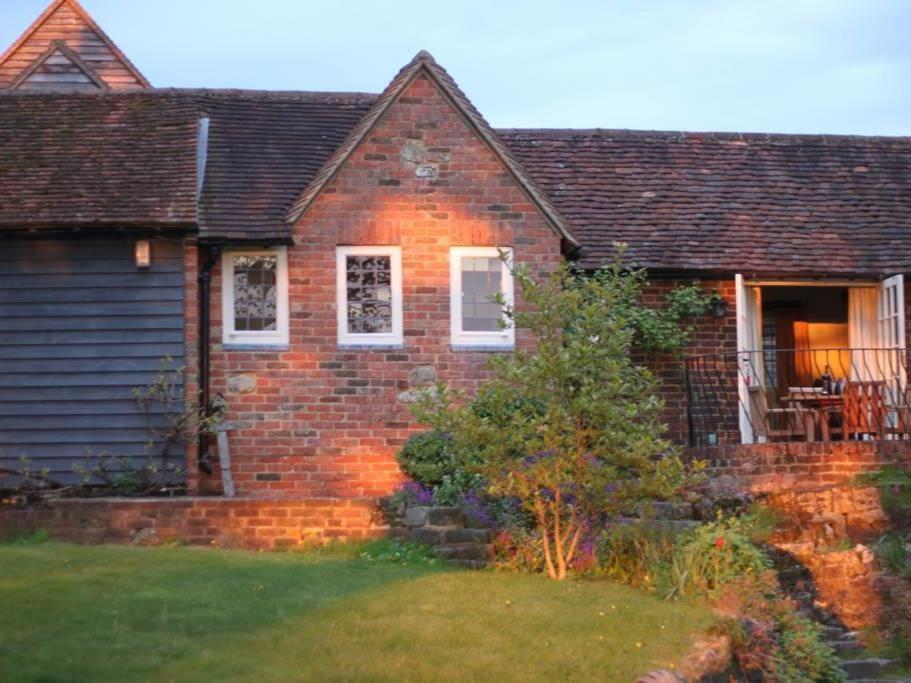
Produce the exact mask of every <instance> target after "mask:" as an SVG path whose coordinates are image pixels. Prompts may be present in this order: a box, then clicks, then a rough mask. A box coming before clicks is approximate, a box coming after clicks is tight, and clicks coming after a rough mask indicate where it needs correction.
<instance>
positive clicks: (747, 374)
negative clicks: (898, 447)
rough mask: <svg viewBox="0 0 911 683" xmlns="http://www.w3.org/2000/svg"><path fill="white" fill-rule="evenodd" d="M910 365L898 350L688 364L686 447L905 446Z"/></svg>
mask: <svg viewBox="0 0 911 683" xmlns="http://www.w3.org/2000/svg"><path fill="white" fill-rule="evenodd" d="M908 365H909V355H908V351H907V350H906V349H898V348H831V349H765V350H762V351H741V352H737V353H717V354H708V355H702V356H692V357H690V358H687V359H686V392H687V406H686V410H687V422H688V443H689V445H690V446H700V445H716V444H719V443H762V442H771V441H817V440H849V439H908V438H911V391H909V384H908V378H909V372H908Z"/></svg>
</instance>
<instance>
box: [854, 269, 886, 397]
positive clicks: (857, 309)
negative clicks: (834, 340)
mask: <svg viewBox="0 0 911 683" xmlns="http://www.w3.org/2000/svg"><path fill="white" fill-rule="evenodd" d="M876 307H877V295H876V288H875V287H851V288H850V289H848V346H850V347H851V349H852V351H851V372H850V379H852V380H854V381H855V382H870V381H873V380H874V379H877V374H878V373H877V360H878V359H877V356H876V352H875V351H869V350H866V351H864V350H861V351H858V350H854V349H875V348H876V347H877V346H879V335H878V334H877V326H878V322H877V314H876Z"/></svg>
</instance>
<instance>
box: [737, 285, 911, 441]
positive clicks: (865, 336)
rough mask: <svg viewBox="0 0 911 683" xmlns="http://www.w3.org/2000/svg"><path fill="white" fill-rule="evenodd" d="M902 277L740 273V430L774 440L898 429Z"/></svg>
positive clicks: (746, 437) (749, 437)
mask: <svg viewBox="0 0 911 683" xmlns="http://www.w3.org/2000/svg"><path fill="white" fill-rule="evenodd" d="M903 288H904V283H903V278H902V276H901V275H898V276H894V277H892V278H888V279H886V280H883V281H880V282H874V281H869V282H853V281H852V282H825V281H806V282H801V281H792V282H780V281H747V280H745V279H743V278H742V277H740V276H738V278H737V348H738V393H739V397H740V431H741V438H742V441H743V442H744V443H753V442H755V441H768V440H774V439H776V438H783V439H804V438H805V439H807V440H815V439H818V438H822V439H823V440H826V439H828V438H830V437H831V436H832V435H833V434H837V435H838V436H836V438H848V437H849V436H851V437H852V438H860V437H863V438H876V437H877V436H882V435H883V434H885V433H886V432H887V431H888V430H889V429H891V430H892V431H893V432H895V427H896V420H897V419H898V418H897V409H898V407H900V406H901V407H904V406H906V405H907V404H908V400H907V399H908V397H907V396H905V384H906V380H905V378H906V370H905V364H906V360H907V359H906V358H905V353H904V350H905V339H904V330H905V326H904V295H903Z"/></svg>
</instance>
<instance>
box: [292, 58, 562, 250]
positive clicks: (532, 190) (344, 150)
mask: <svg viewBox="0 0 911 683" xmlns="http://www.w3.org/2000/svg"><path fill="white" fill-rule="evenodd" d="M421 74H425V75H426V76H427V77H428V78H429V79H430V81H431V82H432V83H433V84H434V86H435V87H436V88H437V89H438V90H439V92H440V93H441V94H442V96H443V97H444V99H446V101H447V102H448V103H449V104H450V106H452V108H453V109H454V110H455V111H456V112H457V113H458V114H459V115H460V116H461V118H462V119H463V120H464V121H465V123H466V124H467V125H468V127H469V128H470V129H471V130H472V131H473V132H474V133H475V134H476V135H477V136H478V137H479V138H480V139H481V140H482V141H483V142H484V144H485V145H486V146H487V147H488V148H489V149H490V150H491V151H492V152H493V153H494V155H495V156H496V157H497V159H498V160H499V162H500V163H502V164H503V166H504V167H505V168H506V170H507V171H508V172H509V174H510V175H511V176H512V177H513V179H514V180H515V181H516V182H517V183H518V184H519V186H520V187H521V188H522V190H523V192H524V193H525V194H526V195H527V196H528V198H529V199H530V200H531V201H532V203H533V204H534V205H535V206H536V207H537V209H538V210H539V211H540V212H541V214H542V215H543V216H544V218H545V220H546V221H547V223H548V224H549V225H550V227H551V228H552V229H553V230H554V232H555V233H556V234H557V235H558V236H559V237H560V238H561V239H563V240H565V241H566V242H567V243H569V244H570V245H573V246H578V241H577V240H576V238H575V237H574V236H573V234H572V233H571V232H570V230H569V228H568V227H567V225H566V222H565V221H564V219H563V218H562V216H560V214H559V212H558V211H557V209H556V208H555V207H554V205H553V204H552V203H551V201H550V200H549V199H548V198H547V196H546V195H545V193H544V192H543V191H542V190H541V189H540V188H539V187H538V186H537V184H536V183H535V182H534V181H533V180H532V179H531V177H530V176H529V175H528V174H527V173H526V172H525V170H524V169H523V168H522V165H521V164H520V163H519V162H518V160H517V159H516V158H515V157H514V156H513V154H512V152H510V151H509V149H508V148H507V147H506V146H505V145H504V144H503V143H502V142H501V141H500V140H499V138H498V137H497V135H496V133H495V132H494V130H493V129H492V128H491V127H490V125H489V124H488V123H487V121H485V120H484V117H483V116H481V114H480V112H478V110H477V109H475V107H474V105H472V103H471V102H470V100H469V99H468V97H467V96H466V95H465V94H464V93H463V92H462V90H461V89H460V88H459V86H458V85H457V84H456V82H455V81H454V80H453V79H452V77H451V76H450V75H449V74H448V73H447V72H446V71H445V69H443V68H442V67H441V66H440V65H439V64H437V62H436V60H434V58H433V57H432V56H431V55H430V53H428V52H426V51H424V50H422V51H420V52H419V53H418V54H417V55H416V56H415V58H414V59H413V60H412V61H411V62H410V63H409V64H407V65H406V66H405V67H404V68H403V69H402V70H401V71H399V73H398V75H397V76H396V77H395V78H394V79H393V80H392V82H391V83H390V84H389V86H388V87H387V88H386V90H385V91H384V92H383V94H382V95H380V97H379V99H377V101H376V103H375V104H374V105H373V107H372V108H371V109H370V111H368V112H367V114H365V115H364V118H363V119H362V120H361V122H360V123H359V124H358V125H357V126H356V127H355V128H354V130H352V132H351V134H350V135H349V136H348V138H347V139H346V140H345V141H344V142H343V143H342V144H341V145H340V146H339V148H338V149H337V150H336V152H335V153H334V154H333V155H332V156H331V157H330V158H329V159H328V160H327V161H326V163H325V164H324V165H323V168H322V169H321V170H320V171H319V173H317V175H316V176H315V178H314V179H313V181H312V182H311V183H310V185H309V186H308V187H307V188H306V189H305V190H304V192H303V193H302V194H301V195H300V197H299V198H298V199H297V201H296V202H295V203H294V204H293V205H292V207H291V209H290V210H289V211H288V214H287V216H286V220H287V221H288V222H289V223H295V222H297V220H299V219H300V217H301V216H302V215H303V214H304V213H305V212H306V211H307V209H308V208H309V207H310V206H311V205H312V204H313V201H314V200H315V199H316V198H317V197H318V196H319V194H320V193H321V192H322V191H323V189H325V187H326V186H327V185H328V183H329V181H331V180H332V178H333V177H335V175H336V174H337V173H338V171H339V170H340V169H341V168H342V166H344V164H345V162H346V161H347V160H348V159H349V157H350V156H351V155H352V153H353V152H354V150H355V149H356V148H357V147H358V145H360V143H361V142H362V141H363V140H364V139H365V138H366V137H367V135H368V134H369V133H370V131H371V130H373V128H374V127H375V126H376V124H377V123H378V122H379V120H380V119H381V118H382V117H383V115H384V114H385V113H386V111H388V109H389V108H390V106H392V104H393V103H394V102H396V101H397V100H398V99H399V97H401V96H402V94H403V93H404V92H405V90H406V89H407V88H408V86H409V85H410V84H411V83H412V82H414V80H415V79H416V78H417V77H418V76H419V75H421Z"/></svg>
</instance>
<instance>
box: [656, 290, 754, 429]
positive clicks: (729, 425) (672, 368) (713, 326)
mask: <svg viewBox="0 0 911 683" xmlns="http://www.w3.org/2000/svg"><path fill="white" fill-rule="evenodd" d="M693 282H694V281H693V280H659V279H653V280H651V281H650V282H649V283H648V285H647V286H646V287H645V288H644V290H643V303H645V304H646V305H648V306H654V307H660V306H663V305H664V304H665V302H666V301H667V295H668V293H669V292H670V291H671V290H672V289H675V288H677V287H684V286H688V285H692V284H693ZM698 284H699V286H700V287H702V288H703V289H704V290H705V291H706V292H708V293H712V292H718V294H720V295H721V296H722V297H724V299H725V300H726V301H727V302H728V310H727V315H726V316H725V317H724V318H721V319H718V318H713V317H712V316H711V315H710V314H708V313H706V314H705V315H703V316H700V317H698V318H695V319H693V320H690V321H688V322H689V323H690V324H691V325H692V326H693V335H692V343H691V344H690V345H689V347H688V348H686V349H683V351H682V352H681V353H679V354H674V353H666V354H648V355H642V356H641V358H640V359H641V360H642V362H644V363H645V365H646V366H647V367H648V368H649V369H651V370H652V372H654V373H655V376H656V377H657V378H658V380H659V382H660V396H661V398H662V399H663V400H664V405H665V409H664V421H665V423H666V424H667V426H668V437H669V438H671V439H673V440H674V441H676V442H677V443H681V444H682V443H685V441H686V435H687V412H686V403H687V396H686V376H685V373H684V358H685V357H686V356H693V355H702V354H712V353H728V352H732V353H733V352H736V351H737V318H736V305H735V299H734V296H735V294H734V280H733V278H732V279H731V280H703V281H698ZM706 367H708V366H706ZM730 370H731V368H729V367H723V366H719V373H721V376H723V377H726V378H727V379H726V381H725V380H723V379H722V381H720V382H718V380H717V377H716V376H715V375H714V374H713V375H712V377H711V380H712V381H713V382H717V383H719V384H721V385H722V386H730V387H732V391H731V392H729V394H727V395H725V396H722V397H720V399H721V400H722V401H724V402H726V404H727V405H729V406H730V407H731V410H730V411H729V413H728V414H727V419H723V420H721V421H720V422H719V423H718V424H715V423H712V425H711V426H712V428H713V429H715V430H716V433H717V434H718V438H719V443H739V442H740V431H739V427H738V423H737V420H736V411H737V405H738V403H737V400H738V399H737V378H736V375H735V374H734V373H733V372H731V371H730ZM707 379H709V378H708V377H707ZM714 412H715V411H713V413H714ZM699 426H700V427H701V428H703V429H705V428H706V427H707V425H706V424H700V425H699Z"/></svg>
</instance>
